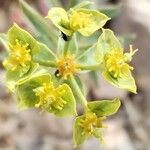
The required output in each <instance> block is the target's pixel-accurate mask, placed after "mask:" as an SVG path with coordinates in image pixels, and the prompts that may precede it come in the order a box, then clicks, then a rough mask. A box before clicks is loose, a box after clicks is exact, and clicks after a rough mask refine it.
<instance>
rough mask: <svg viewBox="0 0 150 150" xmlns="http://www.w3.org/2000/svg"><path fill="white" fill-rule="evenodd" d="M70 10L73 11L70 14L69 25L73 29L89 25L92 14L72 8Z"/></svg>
mask: <svg viewBox="0 0 150 150" xmlns="http://www.w3.org/2000/svg"><path fill="white" fill-rule="evenodd" d="M72 11H73V13H72V14H71V15H70V27H71V28H72V29H73V30H78V29H81V28H84V27H88V26H89V25H91V23H92V21H91V17H92V14H86V13H84V12H80V11H74V10H72Z"/></svg>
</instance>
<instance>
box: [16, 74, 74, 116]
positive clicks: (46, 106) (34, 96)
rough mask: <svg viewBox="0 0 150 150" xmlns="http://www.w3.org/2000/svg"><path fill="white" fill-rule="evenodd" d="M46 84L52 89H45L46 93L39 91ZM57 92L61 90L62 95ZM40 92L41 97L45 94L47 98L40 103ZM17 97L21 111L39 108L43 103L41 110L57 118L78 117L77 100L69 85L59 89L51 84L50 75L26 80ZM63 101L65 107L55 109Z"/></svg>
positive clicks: (21, 85)
mask: <svg viewBox="0 0 150 150" xmlns="http://www.w3.org/2000/svg"><path fill="white" fill-rule="evenodd" d="M45 83H48V84H50V87H48V88H47V89H45V91H40V90H39V91H38V88H41V87H42V86H43V84H45ZM53 88H54V89H53ZM56 90H59V92H62V93H60V95H59V94H57V93H56V92H57V91H56ZM36 91H37V92H36ZM38 92H41V93H39V94H41V95H42V94H43V95H44V94H45V96H47V98H46V99H41V101H40V97H39V96H38ZM44 92H45V93H44ZM43 95H42V96H43ZM17 96H18V108H19V109H21V110H22V109H27V108H33V107H37V105H38V104H39V102H41V105H39V107H40V108H42V109H43V110H45V111H48V112H50V113H53V114H55V115H56V116H60V117H63V116H70V115H71V116H72V115H76V104H75V99H74V96H73V94H72V91H71V89H70V87H69V86H68V85H67V84H62V85H59V86H58V87H55V86H54V85H53V83H51V77H50V75H49V74H43V75H36V76H32V77H31V78H29V79H28V80H26V82H24V83H22V84H20V85H18V86H17ZM61 100H62V101H63V102H64V106H62V109H57V108H56V107H54V106H55V105H56V103H58V104H59V102H60V101H61ZM53 104H55V105H53Z"/></svg>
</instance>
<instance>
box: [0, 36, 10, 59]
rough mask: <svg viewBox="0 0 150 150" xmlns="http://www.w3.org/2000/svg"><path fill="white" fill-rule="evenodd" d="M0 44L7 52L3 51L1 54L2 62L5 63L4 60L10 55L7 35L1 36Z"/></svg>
mask: <svg viewBox="0 0 150 150" xmlns="http://www.w3.org/2000/svg"><path fill="white" fill-rule="evenodd" d="M0 42H1V43H2V45H3V46H4V49H5V50H6V51H1V52H0V61H4V59H5V58H6V56H7V55H8V51H9V48H8V38H7V35H6V34H4V33H2V34H0Z"/></svg>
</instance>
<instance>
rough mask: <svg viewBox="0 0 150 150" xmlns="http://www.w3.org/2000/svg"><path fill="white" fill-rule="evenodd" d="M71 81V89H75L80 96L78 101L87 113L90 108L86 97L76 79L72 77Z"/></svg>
mask: <svg viewBox="0 0 150 150" xmlns="http://www.w3.org/2000/svg"><path fill="white" fill-rule="evenodd" d="M69 81H70V84H71V87H72V88H73V90H74V91H75V93H76V95H77V96H78V99H79V101H80V103H81V105H82V106H83V108H84V110H85V112H86V111H87V110H88V107H87V100H86V99H85V97H84V95H83V94H82V92H81V90H80V88H79V86H78V84H77V82H76V80H75V79H74V77H73V76H70V77H69Z"/></svg>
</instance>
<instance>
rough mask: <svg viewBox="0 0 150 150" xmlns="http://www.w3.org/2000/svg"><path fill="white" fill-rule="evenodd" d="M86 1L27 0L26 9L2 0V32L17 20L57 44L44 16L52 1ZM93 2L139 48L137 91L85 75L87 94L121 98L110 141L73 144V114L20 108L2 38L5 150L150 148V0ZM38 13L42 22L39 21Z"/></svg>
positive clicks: (0, 113) (67, 0)
mask: <svg viewBox="0 0 150 150" xmlns="http://www.w3.org/2000/svg"><path fill="white" fill-rule="evenodd" d="M81 1H83V0H27V1H26V2H27V4H28V5H24V6H23V7H22V8H21V6H20V5H19V2H18V1H17V0H0V33H3V32H4V33H6V32H7V30H8V29H9V27H11V26H12V24H13V22H16V23H17V24H18V25H20V26H22V27H23V28H25V29H26V30H28V31H29V32H30V33H32V34H33V35H34V36H35V37H36V38H37V39H39V40H41V41H43V42H44V43H46V44H48V45H49V46H50V47H53V48H54V47H55V42H56V41H55V40H52V39H51V38H52V36H51V35H53V36H54V37H56V38H57V36H58V35H59V34H58V32H57V30H56V29H55V28H54V27H50V26H48V27H50V33H51V32H52V33H53V34H49V33H46V31H45V27H47V25H48V23H47V22H45V20H44V19H42V17H41V16H46V15H47V12H48V9H49V8H51V7H53V6H60V5H61V6H63V7H65V8H66V9H67V8H69V7H72V6H73V5H75V4H76V3H78V2H81ZM89 1H90V0H89ZM91 1H92V2H94V5H93V6H92V8H97V9H98V10H100V11H102V12H104V13H106V14H107V15H108V16H110V17H112V20H111V21H109V22H108V23H107V24H106V26H105V27H109V28H111V29H112V30H114V32H115V33H116V34H117V35H118V36H119V38H120V40H121V41H122V42H123V44H124V45H125V48H126V49H127V50H128V49H129V46H128V45H129V44H132V45H133V46H134V48H138V49H139V51H138V52H137V53H136V54H135V56H134V59H133V61H132V65H133V66H134V68H135V69H134V77H135V79H136V82H137V86H138V94H136V95H134V94H132V93H129V92H127V91H124V90H119V89H117V88H115V87H112V86H111V85H109V84H108V83H107V82H105V81H104V80H103V79H101V78H100V75H99V78H97V74H95V73H91V76H94V79H96V83H98V85H96V83H95V81H92V80H91V81H89V79H88V78H89V76H86V77H85V76H84V79H83V80H84V81H85V83H87V84H86V87H87V93H88V99H111V98H115V97H120V98H121V100H122V107H121V109H120V110H119V112H118V113H117V114H116V115H114V116H112V117H109V118H108V119H107V121H106V122H105V124H106V125H108V129H104V137H105V140H106V144H99V142H98V141H97V140H96V139H94V138H91V139H89V140H88V141H87V142H86V143H85V144H83V145H82V146H81V147H79V148H74V147H73V142H72V123H73V118H65V119H60V118H56V117H55V116H53V115H49V114H40V113H39V112H38V111H36V110H26V111H22V112H19V111H18V110H17V108H16V99H15V97H14V95H12V94H11V93H9V92H8V90H7V89H6V87H5V85H4V76H5V70H4V69H3V66H2V60H3V59H4V58H5V49H4V47H3V45H2V44H1V43H0V150H91V149H93V150H150V99H149V98H150V75H149V74H150V0H138V1H137V0H91ZM30 7H32V8H34V10H33V9H31V8H30ZM37 12H38V13H37ZM35 18H38V19H39V20H40V21H39V22H36V19H35ZM40 22H44V25H45V26H41V24H40ZM41 35H42V36H41ZM95 36H96V35H95ZM93 38H94V37H93ZM82 46H83V45H82ZM84 46H86V43H84ZM54 49H55V48H54ZM82 76H83V75H82ZM82 76H81V78H82ZM97 81H98V82H97Z"/></svg>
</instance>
